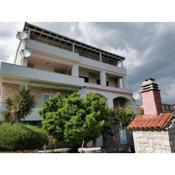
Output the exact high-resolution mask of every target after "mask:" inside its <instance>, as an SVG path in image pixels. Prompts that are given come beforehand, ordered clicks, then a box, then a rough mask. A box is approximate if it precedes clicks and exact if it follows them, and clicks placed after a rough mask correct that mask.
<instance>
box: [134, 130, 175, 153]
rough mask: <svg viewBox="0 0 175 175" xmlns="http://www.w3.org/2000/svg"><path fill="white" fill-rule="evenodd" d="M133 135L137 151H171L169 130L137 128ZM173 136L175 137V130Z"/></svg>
mask: <svg viewBox="0 0 175 175" xmlns="http://www.w3.org/2000/svg"><path fill="white" fill-rule="evenodd" d="M133 137H134V145H135V151H136V153H171V147H170V141H169V131H168V130H163V131H158V130H152V131H150V130H144V131H143V130H142V131H139V130H136V131H133ZM172 137H174V138H175V132H174V130H173V134H172ZM173 145H174V142H173Z"/></svg>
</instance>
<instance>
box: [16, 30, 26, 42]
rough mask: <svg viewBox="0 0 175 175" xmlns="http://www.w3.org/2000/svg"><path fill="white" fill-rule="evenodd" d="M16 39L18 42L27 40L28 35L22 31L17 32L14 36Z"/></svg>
mask: <svg viewBox="0 0 175 175" xmlns="http://www.w3.org/2000/svg"><path fill="white" fill-rule="evenodd" d="M16 38H17V39H19V40H25V39H26V38H28V33H26V32H24V31H22V32H18V33H17V34H16Z"/></svg>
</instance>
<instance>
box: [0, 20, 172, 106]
mask: <svg viewBox="0 0 175 175" xmlns="http://www.w3.org/2000/svg"><path fill="white" fill-rule="evenodd" d="M33 24H36V25H38V26H41V27H44V28H46V29H49V30H52V31H54V32H58V33H60V34H63V35H66V36H68V37H71V38H74V39H76V40H79V41H82V42H85V43H88V44H91V45H94V46H97V47H99V48H102V49H106V50H108V51H111V52H114V53H117V54H120V55H122V56H125V57H126V60H125V63H124V64H125V66H126V68H127V70H128V87H129V88H130V89H131V90H133V91H139V88H140V84H141V82H142V81H143V80H144V79H145V78H148V77H153V78H155V79H156V81H157V82H158V83H159V87H160V89H161V95H162V98H163V102H164V103H173V104H174V103H175V78H174V76H175V23H33ZM23 25H24V23H0V60H1V61H6V62H13V61H14V55H15V50H16V48H17V44H18V42H19V41H18V40H17V39H16V38H15V35H16V32H17V31H19V30H22V28H23Z"/></svg>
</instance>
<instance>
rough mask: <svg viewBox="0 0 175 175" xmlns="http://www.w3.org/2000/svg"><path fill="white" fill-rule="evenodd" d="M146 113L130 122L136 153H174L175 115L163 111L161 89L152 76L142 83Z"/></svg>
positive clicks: (129, 127)
mask: <svg viewBox="0 0 175 175" xmlns="http://www.w3.org/2000/svg"><path fill="white" fill-rule="evenodd" d="M141 94H142V101H143V108H144V115H138V116H136V117H135V118H134V119H133V121H132V122H131V123H130V124H129V126H128V129H130V130H132V133H133V139H134V146H135V152H136V153H174V152H175V117H174V114H173V113H162V102H161V96H160V90H159V88H158V84H157V83H155V80H154V79H152V78H150V79H147V80H145V81H144V82H143V83H142V85H141Z"/></svg>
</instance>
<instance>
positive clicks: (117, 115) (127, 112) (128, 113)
mask: <svg viewBox="0 0 175 175" xmlns="http://www.w3.org/2000/svg"><path fill="white" fill-rule="evenodd" d="M134 116H135V113H134V112H133V110H132V109H131V107H128V106H127V107H118V108H116V109H115V110H113V111H112V115H111V117H110V120H111V122H112V123H116V124H120V125H121V126H123V127H127V126H128V124H129V123H130V121H131V120H132V119H133V117H134Z"/></svg>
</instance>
